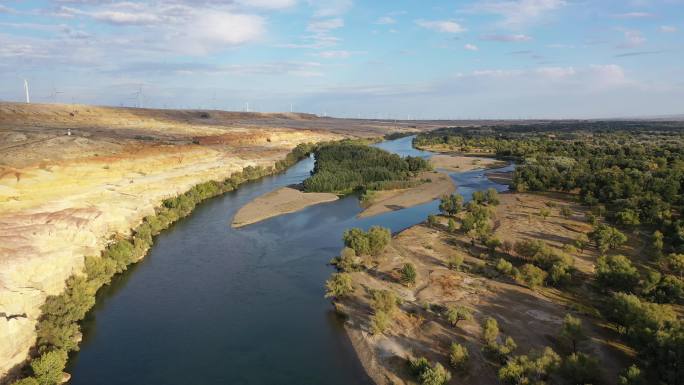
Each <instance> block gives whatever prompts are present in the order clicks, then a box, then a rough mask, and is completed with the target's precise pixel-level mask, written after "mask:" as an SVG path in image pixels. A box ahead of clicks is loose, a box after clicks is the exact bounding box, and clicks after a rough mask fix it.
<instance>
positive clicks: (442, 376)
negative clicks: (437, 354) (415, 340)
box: [410, 358, 451, 385]
mask: <svg viewBox="0 0 684 385" xmlns="http://www.w3.org/2000/svg"><path fill="white" fill-rule="evenodd" d="M410 366H411V371H412V372H413V374H414V376H416V378H417V379H418V381H419V382H420V384H421V385H444V384H446V383H447V382H449V380H450V379H451V373H449V371H447V370H446V369H445V368H444V366H442V364H440V363H439V362H438V363H436V364H435V365H433V366H431V365H430V362H429V361H428V360H427V359H426V358H420V359H417V360H413V361H411V362H410Z"/></svg>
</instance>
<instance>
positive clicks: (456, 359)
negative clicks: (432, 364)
mask: <svg viewBox="0 0 684 385" xmlns="http://www.w3.org/2000/svg"><path fill="white" fill-rule="evenodd" d="M469 360H470V353H468V348H466V347H465V346H463V345H461V344H457V343H455V342H454V343H453V344H451V347H450V348H449V362H450V363H451V366H452V367H453V368H454V369H457V370H460V371H463V372H465V371H466V370H467V369H468V361H469Z"/></svg>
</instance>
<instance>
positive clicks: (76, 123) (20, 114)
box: [0, 105, 340, 378]
mask: <svg viewBox="0 0 684 385" xmlns="http://www.w3.org/2000/svg"><path fill="white" fill-rule="evenodd" d="M11 106H12V108H11V109H12V111H8V110H6V109H4V105H3V109H2V110H1V112H2V114H0V115H1V116H0V117H1V118H2V119H0V137H2V139H3V142H2V143H3V147H2V149H3V151H2V155H0V168H1V170H2V171H1V172H0V181H1V182H2V183H1V187H0V234H2V235H1V236H0V237H1V239H2V245H1V246H0V314H1V315H2V316H0V340H1V341H3V343H2V344H0V378H4V377H5V376H6V375H7V373H8V372H9V371H10V369H11V368H13V367H17V366H18V365H19V364H21V363H22V362H23V361H24V360H25V359H26V357H27V355H28V352H29V350H30V348H31V347H32V346H34V344H35V341H36V324H37V322H38V319H39V318H40V316H41V310H40V309H41V306H42V305H43V303H45V300H46V298H48V296H54V295H58V294H60V293H62V292H63V291H64V288H65V283H66V281H67V278H68V277H71V276H74V275H79V274H82V272H83V271H84V268H85V257H86V256H95V255H100V253H101V252H102V251H103V250H104V249H105V248H106V247H107V246H108V245H110V244H111V243H112V242H113V240H116V239H120V238H126V237H128V236H129V234H130V232H131V229H134V228H136V227H137V226H138V225H139V224H140V223H141V222H142V221H143V218H145V217H148V216H150V215H154V214H155V208H156V207H158V206H159V205H161V204H162V202H163V201H164V200H165V199H168V198H170V197H175V196H178V195H180V194H182V193H184V192H186V191H188V190H190V189H191V187H193V186H195V185H198V184H202V183H205V182H207V181H211V180H218V181H223V180H225V179H226V178H228V177H230V176H231V175H232V174H234V173H236V172H240V171H242V170H243V169H245V168H253V169H257V168H269V167H272V166H275V165H276V163H277V162H278V161H280V160H281V159H283V158H284V157H285V155H286V154H287V153H288V152H289V151H290V150H291V149H292V148H294V147H295V146H296V145H298V144H300V143H304V142H309V141H313V142H320V141H329V140H335V139H339V138H340V136H337V135H335V134H331V133H328V132H323V131H318V132H313V131H308V130H294V129H259V128H255V127H250V128H244V127H231V126H228V125H227V122H224V123H223V125H221V124H219V123H220V122H217V121H215V120H214V121H212V122H211V124H208V123H206V124H203V120H204V118H201V117H199V116H197V117H193V116H187V117H184V118H183V120H182V121H170V120H169V116H168V115H167V116H162V115H161V114H159V115H155V111H153V110H151V112H150V114H149V115H145V114H144V111H138V110H130V109H129V110H122V111H119V110H117V109H101V108H93V109H94V110H97V114H99V115H98V116H99V118H100V120H102V119H104V118H109V119H110V120H109V121H108V122H110V123H111V124H112V126H113V127H110V128H104V127H99V126H98V124H99V123H101V121H95V122H93V123H92V125H88V124H90V123H88V122H87V120H86V119H80V118H79V117H73V116H70V115H69V114H70V113H72V114H73V111H74V109H71V108H70V109H69V111H68V112H66V110H65V111H62V110H60V109H59V108H57V107H54V106H51V107H49V108H48V109H52V110H54V111H52V112H53V113H54V116H56V117H60V116H61V118H60V120H59V121H52V120H46V119H47V118H46V117H43V116H41V113H37V114H34V112H35V111H34V110H37V108H38V107H39V106H35V105H30V106H28V107H24V106H21V105H11ZM81 107H82V106H81ZM75 108H76V109H78V108H79V107H75ZM88 109H90V107H88ZM132 113H135V114H137V119H135V120H133V118H132V116H131V114H132ZM60 114H61V115H60ZM107 114H109V115H107ZM45 115H46V116H48V115H50V114H45ZM50 116H51V115H50ZM72 118H73V119H72ZM193 119H194V121H193ZM31 122H32V123H31ZM41 122H42V123H41ZM32 124H36V125H38V124H41V125H40V126H29V125H32ZM67 128H69V130H70V133H71V135H67ZM225 133H231V138H226V137H225ZM216 135H220V136H221V141H220V143H218V144H198V143H199V142H200V141H199V140H198V139H196V138H197V137H202V138H207V137H212V136H216ZM193 138H195V139H193Z"/></svg>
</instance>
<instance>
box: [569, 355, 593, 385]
mask: <svg viewBox="0 0 684 385" xmlns="http://www.w3.org/2000/svg"><path fill="white" fill-rule="evenodd" d="M561 370H562V374H563V376H564V378H566V379H567V380H568V381H569V382H571V383H573V384H595V383H597V382H598V381H599V379H600V378H601V368H600V366H599V364H598V361H597V360H596V359H595V358H594V357H591V356H589V355H587V354H584V353H572V354H571V355H569V356H568V357H567V358H566V359H565V361H564V362H563V366H562V369H561Z"/></svg>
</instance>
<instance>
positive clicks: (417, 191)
mask: <svg viewBox="0 0 684 385" xmlns="http://www.w3.org/2000/svg"><path fill="white" fill-rule="evenodd" d="M416 179H430V180H431V182H427V183H423V184H420V185H418V186H416V187H412V188H408V189H401V190H387V191H377V192H376V193H375V197H374V198H373V200H372V201H371V202H370V205H368V206H367V207H366V208H365V209H364V210H363V211H362V212H361V213H360V214H359V218H366V217H372V216H375V215H379V214H382V213H387V212H390V211H396V210H402V209H405V208H408V207H413V206H418V205H421V204H423V203H428V202H432V201H433V200H435V199H439V198H440V197H442V196H444V195H447V194H451V193H453V192H454V191H456V186H454V182H453V181H452V179H451V178H450V177H449V175H447V174H445V173H441V172H423V173H421V174H420V175H418V177H417V178H416Z"/></svg>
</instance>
